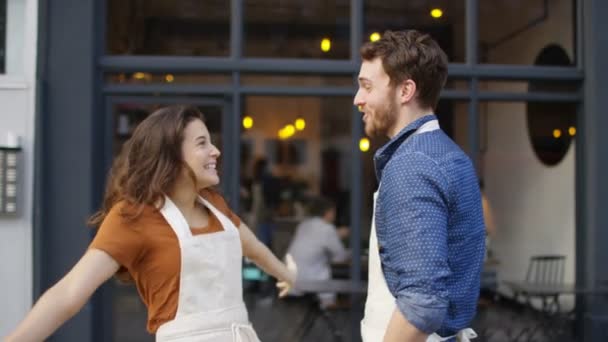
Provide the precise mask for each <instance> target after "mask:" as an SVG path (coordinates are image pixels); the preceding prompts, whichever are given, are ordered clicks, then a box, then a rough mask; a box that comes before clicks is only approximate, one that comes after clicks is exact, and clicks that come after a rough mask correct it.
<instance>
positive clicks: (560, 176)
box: [480, 102, 576, 329]
mask: <svg viewBox="0 0 608 342" xmlns="http://www.w3.org/2000/svg"><path fill="white" fill-rule="evenodd" d="M482 105H483V107H481V108H480V112H481V111H484V112H486V113H487V126H486V129H487V148H486V150H485V153H484V154H483V158H482V162H483V167H482V172H481V177H482V179H483V181H484V193H485V195H486V197H487V201H488V202H489V204H490V205H491V207H492V212H493V219H494V226H495V230H496V231H495V233H494V234H493V235H492V236H490V242H489V246H488V249H489V250H490V251H491V252H492V253H491V254H492V255H493V256H494V258H496V260H497V261H498V263H497V265H496V272H497V273H498V274H499V275H500V278H501V279H504V280H514V281H522V280H524V278H525V275H526V272H527V267H528V264H529V259H530V257H531V256H533V255H539V254H551V255H564V256H566V265H565V277H564V282H565V283H574V281H575V262H574V260H575V240H576V239H575V207H576V203H575V193H576V186H575V159H576V151H575V148H573V147H574V146H573V145H574V144H572V143H571V144H570V145H571V146H570V148H569V149H568V150H567V152H566V154H565V156H563V159H561V161H560V162H559V163H558V164H557V165H554V166H547V165H545V164H543V163H542V162H541V161H540V160H539V159H538V158H537V157H536V155H535V152H534V146H533V145H532V144H531V142H530V137H529V130H528V128H527V127H526V126H527V122H526V121H527V117H528V116H530V115H531V113H526V107H527V105H528V104H527V103H525V102H509V103H506V102H487V103H484V104H482ZM548 105H551V106H552V107H554V108H555V107H558V106H561V105H563V104H561V103H548ZM552 123H554V122H552V121H547V122H546V125H547V126H548V128H549V127H551V125H552ZM551 128H552V127H551ZM573 133H576V132H573ZM548 134H551V135H550V137H548V138H549V139H564V138H566V137H565V135H567V133H566V132H563V133H562V135H561V136H560V137H557V138H554V137H553V136H552V132H551V130H548ZM560 302H561V307H562V309H563V310H565V311H569V310H570V309H571V308H572V307H573V304H574V303H573V300H572V299H569V298H562V299H561V300H560ZM565 328H566V329H567V327H565Z"/></svg>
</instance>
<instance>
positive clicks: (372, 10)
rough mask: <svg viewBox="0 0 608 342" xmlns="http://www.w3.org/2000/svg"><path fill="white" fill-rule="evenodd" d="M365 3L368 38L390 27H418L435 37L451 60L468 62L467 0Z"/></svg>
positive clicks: (369, 0)
mask: <svg viewBox="0 0 608 342" xmlns="http://www.w3.org/2000/svg"><path fill="white" fill-rule="evenodd" d="M364 6H365V9H364V11H365V24H364V25H365V26H364V31H363V38H364V40H365V41H370V40H371V41H374V40H376V39H378V38H379V36H380V35H382V33H383V32H384V31H386V30H406V29H416V30H419V31H422V32H426V33H429V34H430V35H431V36H433V38H434V39H435V40H436V41H437V42H438V43H439V45H440V46H441V48H442V49H443V50H444V51H445V52H446V54H447V55H448V59H449V61H450V62H451V63H462V62H464V56H465V49H464V47H465V39H464V28H465V1H464V0H438V1H435V0H421V1H384V0H365V1H364Z"/></svg>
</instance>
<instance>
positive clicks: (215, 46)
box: [106, 0, 230, 56]
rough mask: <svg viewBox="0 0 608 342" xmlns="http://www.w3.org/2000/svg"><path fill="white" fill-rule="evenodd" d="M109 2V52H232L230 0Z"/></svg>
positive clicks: (181, 54) (130, 53)
mask: <svg viewBox="0 0 608 342" xmlns="http://www.w3.org/2000/svg"><path fill="white" fill-rule="evenodd" d="M107 3H108V7H107V12H108V13H107V18H108V21H107V23H106V27H107V35H106V52H107V54H110V55H171V56H228V55H229V54H230V1H223V0H205V1H191V0H174V1H166V0H145V1H144V0H108V2H107Z"/></svg>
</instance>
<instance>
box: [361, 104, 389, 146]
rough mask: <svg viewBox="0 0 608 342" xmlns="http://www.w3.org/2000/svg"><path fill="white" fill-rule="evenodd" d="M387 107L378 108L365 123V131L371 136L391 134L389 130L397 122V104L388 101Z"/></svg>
mask: <svg viewBox="0 0 608 342" xmlns="http://www.w3.org/2000/svg"><path fill="white" fill-rule="evenodd" d="M386 103H388V104H387V105H386V106H385V107H383V108H381V109H379V110H377V111H376V112H375V113H374V115H373V116H372V117H371V118H370V119H371V122H369V124H368V123H366V124H365V133H366V134H367V135H368V136H370V137H372V138H373V137H379V136H389V133H390V132H389V131H390V130H391V129H392V128H393V127H394V126H395V123H396V122H397V106H396V105H395V103H394V101H390V100H389V101H386Z"/></svg>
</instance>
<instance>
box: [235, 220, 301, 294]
mask: <svg viewBox="0 0 608 342" xmlns="http://www.w3.org/2000/svg"><path fill="white" fill-rule="evenodd" d="M239 233H240V235H241V244H242V245H243V254H244V255H245V256H246V257H247V258H249V259H251V261H253V262H254V263H255V264H256V265H257V266H259V267H260V268H261V269H262V270H263V271H264V272H266V273H268V274H270V275H272V276H273V277H275V278H277V279H278V280H279V282H278V283H277V287H279V289H280V293H279V296H280V297H282V296H284V295H286V294H287V292H288V291H289V288H291V287H293V284H294V282H295V277H296V275H295V272H296V270H295V265H294V266H293V267H289V268H288V267H287V266H286V265H285V264H284V263H282V262H281V261H280V260H279V259H278V258H277V257H276V256H275V255H274V254H272V252H271V251H270V250H269V249H268V247H266V246H265V245H264V244H263V243H261V242H260V240H258V239H257V238H256V237H255V235H254V234H253V233H252V232H251V230H250V229H249V227H248V226H247V225H246V224H244V223H241V225H240V226H239Z"/></svg>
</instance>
